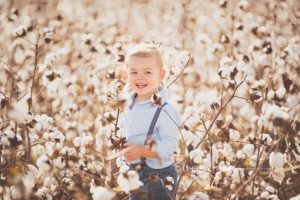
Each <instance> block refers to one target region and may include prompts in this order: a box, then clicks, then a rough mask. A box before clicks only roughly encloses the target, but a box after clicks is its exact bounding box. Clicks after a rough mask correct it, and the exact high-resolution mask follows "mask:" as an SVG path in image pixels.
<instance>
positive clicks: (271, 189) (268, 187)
mask: <svg viewBox="0 0 300 200" xmlns="http://www.w3.org/2000/svg"><path fill="white" fill-rule="evenodd" d="M266 190H267V191H268V192H269V193H275V192H276V189H275V188H274V187H272V186H267V187H266Z"/></svg>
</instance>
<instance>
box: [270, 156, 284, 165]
mask: <svg viewBox="0 0 300 200" xmlns="http://www.w3.org/2000/svg"><path fill="white" fill-rule="evenodd" d="M269 164H270V166H271V167H272V168H282V167H283V164H284V154H282V153H280V152H272V153H271V154H270V159H269Z"/></svg>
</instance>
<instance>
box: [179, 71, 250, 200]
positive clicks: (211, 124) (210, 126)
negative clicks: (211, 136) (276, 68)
mask: <svg viewBox="0 0 300 200" xmlns="http://www.w3.org/2000/svg"><path fill="white" fill-rule="evenodd" d="M246 78H247V75H246V76H245V77H244V79H243V80H242V81H241V82H240V83H239V84H238V85H237V86H236V88H235V90H234V91H233V93H232V95H231V97H230V98H229V99H228V100H227V102H226V103H225V104H224V106H222V107H221V108H220V110H219V111H218V113H217V114H216V115H215V117H214V119H213V121H212V122H211V123H210V125H209V127H208V128H207V131H206V133H205V134H204V136H203V139H202V140H201V141H200V142H199V143H198V144H197V145H196V147H195V149H196V148H198V147H199V146H200V144H201V143H202V141H204V139H205V137H206V136H207V135H208V133H209V131H210V129H211V128H212V126H213V124H214V123H215V121H216V119H217V118H218V116H219V115H220V114H221V112H222V111H223V109H224V108H225V107H226V106H227V104H228V103H229V102H230V101H231V100H232V99H233V97H234V95H235V93H236V91H237V89H238V88H239V87H240V86H241V85H242V84H243V83H244V81H245V80H246ZM188 161H189V159H186V161H185V164H184V167H186V165H187V163H188ZM183 176H184V171H183V172H182V173H181V174H180V176H179V179H178V182H177V185H176V189H175V195H174V198H173V200H175V198H176V193H177V189H178V185H179V183H180V181H181V179H182V177H183Z"/></svg>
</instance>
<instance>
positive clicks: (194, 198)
mask: <svg viewBox="0 0 300 200" xmlns="http://www.w3.org/2000/svg"><path fill="white" fill-rule="evenodd" d="M189 200H209V196H208V195H207V194H205V193H202V192H198V191H197V192H194V193H193V194H192V195H191V196H190V198H189Z"/></svg>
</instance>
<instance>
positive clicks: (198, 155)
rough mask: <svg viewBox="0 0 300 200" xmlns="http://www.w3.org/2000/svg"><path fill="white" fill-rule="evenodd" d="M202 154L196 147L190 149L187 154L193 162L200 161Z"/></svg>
mask: <svg viewBox="0 0 300 200" xmlns="http://www.w3.org/2000/svg"><path fill="white" fill-rule="evenodd" d="M203 156H204V153H203V151H202V150H200V149H198V148H197V149H194V150H192V151H191V152H190V155H189V157H190V159H191V160H193V162H194V163H197V164H199V163H201V162H202V159H203Z"/></svg>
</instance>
